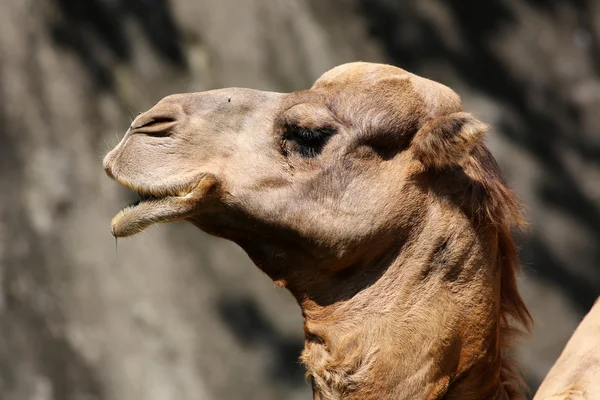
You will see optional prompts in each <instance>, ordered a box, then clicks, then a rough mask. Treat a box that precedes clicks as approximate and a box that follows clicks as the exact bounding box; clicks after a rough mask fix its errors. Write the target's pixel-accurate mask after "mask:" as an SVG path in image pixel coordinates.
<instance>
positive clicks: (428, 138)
mask: <svg viewBox="0 0 600 400" xmlns="http://www.w3.org/2000/svg"><path fill="white" fill-rule="evenodd" d="M487 129H488V125H486V124H484V123H483V122H481V121H479V120H477V119H476V118H475V117H473V116H472V115H471V114H469V113H466V112H457V113H453V114H449V115H444V116H442V117H438V118H435V119H433V120H431V121H429V122H427V123H426V124H425V125H424V126H423V127H422V128H421V129H419V130H418V132H417V133H416V134H415V136H414V138H413V140H412V144H411V148H412V149H413V152H414V154H415V157H416V158H417V159H418V160H419V161H421V162H422V163H423V164H424V165H425V166H426V167H433V168H443V167H446V166H449V165H459V164H460V163H461V162H463V161H464V160H465V159H466V158H467V157H469V155H470V154H471V151H472V150H473V148H474V147H475V146H476V145H477V144H478V143H480V142H481V140H482V137H483V135H484V133H485V132H486V131H487Z"/></svg>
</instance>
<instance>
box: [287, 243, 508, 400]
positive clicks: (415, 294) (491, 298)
mask: <svg viewBox="0 0 600 400" xmlns="http://www.w3.org/2000/svg"><path fill="white" fill-rule="evenodd" d="M465 235H469V233H463V234H462V235H461V236H460V238H459V236H458V235H446V234H444V233H443V232H442V234H440V235H438V236H437V237H435V235H429V236H431V238H430V239H428V240H427V241H426V242H423V241H415V244H414V245H412V246H411V245H404V246H403V248H402V249H400V250H398V251H396V252H395V253H394V252H392V254H396V255H395V256H394V258H392V259H390V258H388V259H380V260H378V261H374V262H371V263H370V264H367V265H357V266H353V267H352V268H350V269H349V270H343V271H342V272H340V273H337V274H335V275H333V276H331V277H328V278H323V279H321V282H320V284H319V285H318V287H315V286H314V285H313V286H312V287H311V289H312V290H311V291H310V292H308V291H307V292H306V293H304V294H303V296H300V297H299V302H300V305H301V307H302V311H303V315H304V317H305V324H304V329H305V348H304V351H303V354H302V358H301V359H302V362H303V363H304V364H305V365H306V367H307V370H308V373H309V375H310V376H311V377H312V380H313V390H314V393H315V394H314V396H315V399H321V400H331V399H349V400H355V399H356V400H358V399H361V400H370V399H373V400H374V399H379V400H385V399H394V400H396V399H421V398H423V399H438V398H442V397H444V396H446V397H445V398H460V399H467V400H468V399H471V398H472V397H470V396H472V395H473V393H476V394H477V396H476V398H477V399H481V398H495V397H497V396H498V390H499V389H498V388H499V374H500V369H501V368H502V365H501V364H502V363H501V361H500V357H499V356H498V351H497V347H498V342H499V340H498V335H499V328H498V327H499V318H500V316H499V295H500V294H499V293H500V287H499V285H500V281H499V272H498V271H497V269H498V266H497V265H495V260H496V258H497V257H495V256H494V255H492V256H489V254H494V253H495V252H494V251H492V252H490V248H489V246H486V245H485V244H486V243H483V241H482V240H481V238H479V237H475V236H474V235H473V236H472V237H467V236H465ZM459 239H460V240H459ZM417 243H418V245H417ZM484 250H485V251H484ZM492 250H494V249H492ZM388 254H390V253H389V252H388ZM482 382H487V383H482ZM471 385H473V386H476V390H473V389H474V387H473V386H471ZM486 385H489V388H487V389H486V388H482V386H486ZM482 389H483V390H482ZM471 390H473V391H472V392H471V394H469V393H470V391H471ZM486 393H487V395H485V394H486ZM482 394H483V396H482Z"/></svg>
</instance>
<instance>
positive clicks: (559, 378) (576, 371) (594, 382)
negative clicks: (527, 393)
mask: <svg viewBox="0 0 600 400" xmlns="http://www.w3.org/2000/svg"><path fill="white" fill-rule="evenodd" d="M592 399H600V298H599V299H598V300H596V303H595V304H594V306H593V307H592V310H591V311H590V312H589V313H588V315H587V316H586V317H585V318H584V319H583V321H582V322H581V324H580V325H579V327H578V328H577V330H576V331H575V333H574V334H573V336H572V337H571V339H570V340H569V342H568V343H567V346H566V347H565V349H564V350H563V353H562V354H561V355H560V357H559V359H558V361H556V364H554V366H553V367H552V369H551V370H550V372H549V373H548V375H547V376H546V379H545V380H544V382H542V385H541V386H540V387H539V389H538V391H537V393H536V394H535V397H534V400H592Z"/></svg>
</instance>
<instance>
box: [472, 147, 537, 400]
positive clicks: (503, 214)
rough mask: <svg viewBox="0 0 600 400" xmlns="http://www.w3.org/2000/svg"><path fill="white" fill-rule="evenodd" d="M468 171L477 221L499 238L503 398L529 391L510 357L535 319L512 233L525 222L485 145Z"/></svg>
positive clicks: (499, 340)
mask: <svg viewBox="0 0 600 400" xmlns="http://www.w3.org/2000/svg"><path fill="white" fill-rule="evenodd" d="M463 170H464V172H465V174H466V175H467V176H468V177H469V178H470V179H469V181H470V182H472V183H471V184H470V185H469V187H468V191H467V193H466V196H465V199H466V201H467V202H469V203H470V205H471V207H474V208H471V210H472V211H473V212H474V214H475V215H473V217H474V218H475V220H476V222H477V223H479V224H485V225H488V226H490V228H491V229H493V230H494V231H495V234H496V237H497V246H498V247H497V249H498V258H499V259H498V261H497V265H498V266H499V267H500V313H499V314H498V315H499V317H498V321H497V324H498V329H497V335H496V353H495V357H496V359H495V360H494V361H495V363H498V364H500V365H499V368H498V371H499V374H498V377H497V378H498V380H499V381H500V393H499V398H500V399H514V398H519V396H520V395H521V394H522V393H523V392H524V390H526V386H525V383H524V382H523V379H522V377H521V376H520V374H519V373H518V372H517V371H516V368H515V365H514V364H515V363H514V362H513V361H512V360H511V359H510V357H509V356H507V354H506V353H507V352H508V351H509V350H510V349H511V347H512V346H513V345H514V342H515V339H517V338H518V337H520V336H523V335H527V334H529V333H530V332H531V329H532V326H533V319H532V317H531V314H529V311H528V310H527V307H526V306H525V303H524V302H523V299H522V298H521V296H520V294H519V291H518V288H517V274H518V273H519V271H520V268H521V266H520V263H519V255H518V249H517V244H516V243H515V239H514V236H513V233H514V231H515V230H522V229H524V228H525V227H526V222H525V220H524V218H523V214H522V206H521V204H520V202H519V200H518V199H517V197H516V195H515V194H514V193H513V191H512V190H511V189H509V188H508V187H507V186H506V184H505V182H504V179H503V178H502V175H501V173H500V168H499V167H498V164H497V163H496V161H495V160H494V158H493V157H492V155H491V154H490V152H489V151H488V150H487V148H486V147H485V146H483V145H480V146H477V147H476V148H475V149H474V151H473V153H472V156H471V157H470V158H469V159H468V160H467V161H466V162H465V163H464V164H463Z"/></svg>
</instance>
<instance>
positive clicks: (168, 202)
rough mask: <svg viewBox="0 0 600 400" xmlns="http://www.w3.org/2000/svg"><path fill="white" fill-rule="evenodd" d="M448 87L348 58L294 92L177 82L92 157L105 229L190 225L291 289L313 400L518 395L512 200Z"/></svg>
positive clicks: (522, 312)
mask: <svg viewBox="0 0 600 400" xmlns="http://www.w3.org/2000/svg"><path fill="white" fill-rule="evenodd" d="M487 129H488V126H487V125H486V124H484V123H482V122H480V121H479V120H477V119H476V118H475V117H474V116H473V115H471V114H469V113H467V112H465V111H463V108H462V104H461V100H460V98H459V96H458V95H457V94H456V93H455V92H454V91H453V90H451V89H450V88H448V87H446V86H444V85H442V84H440V83H437V82H434V81H431V80H428V79H425V78H422V77H419V76H417V75H414V74H412V73H409V72H407V71H405V70H402V69H400V68H397V67H394V66H390V65H382V64H372V63H362V62H359V63H350V64H344V65H341V66H338V67H336V68H333V69H332V70H330V71H328V72H326V73H325V74H323V75H322V76H321V77H320V78H319V79H318V80H317V81H316V82H315V83H314V85H313V86H312V87H311V88H310V89H308V90H303V91H298V92H293V93H271V92H262V91H257V90H251V89H242V88H228V89H221V90H214V91H207V92H202V93H191V94H176V95H171V96H168V97H165V98H164V99H162V100H160V101H159V102H158V103H157V104H156V105H155V106H154V107H152V108H151V109H150V110H149V111H147V112H144V113H142V114H140V115H139V116H137V118H135V120H134V121H133V123H132V124H131V126H130V128H129V130H128V131H127V133H126V135H125V136H124V137H123V139H122V141H121V142H120V143H119V144H118V145H117V146H116V147H115V148H114V149H113V150H112V151H111V152H109V153H108V154H107V155H106V157H105V159H104V168H105V170H106V172H107V174H108V175H109V176H110V177H112V178H113V179H115V180H116V181H118V182H119V183H120V184H122V185H124V186H126V187H128V188H130V189H132V190H134V191H135V192H137V193H138V194H139V196H140V201H139V202H138V203H137V204H134V205H131V206H129V207H127V208H125V209H124V210H122V211H121V212H119V213H118V214H117V215H116V216H115V217H114V219H113V221H112V225H111V230H112V233H113V235H114V236H116V237H125V236H130V235H134V234H136V233H138V232H140V231H142V230H143V229H145V228H147V227H148V226H150V225H153V224H155V223H158V222H170V221H177V220H185V221H189V222H191V223H192V224H194V225H195V226H197V227H198V228H200V229H202V230H203V231H205V232H208V233H209V234H212V235H215V236H218V237H222V238H225V239H228V240H231V241H233V242H235V243H237V244H238V245H239V246H241V247H242V248H243V249H244V250H245V251H246V253H247V254H248V255H249V257H250V258H251V259H252V260H253V262H254V263H255V264H256V265H257V266H258V267H259V268H260V269H261V270H262V271H264V272H265V273H266V274H267V275H268V276H269V277H270V278H271V279H273V281H274V282H275V283H276V284H278V285H280V286H283V287H285V288H287V289H288V290H289V291H290V292H291V294H292V295H293V296H294V297H295V298H296V299H297V301H298V304H299V305H300V308H301V310H302V315H303V317H304V334H305V345H304V349H303V351H302V355H301V362H302V363H303V364H304V365H305V367H306V370H307V376H308V377H310V380H311V382H312V387H313V398H314V399H316V400H333V399H349V400H359V399H360V400H385V399H410V400H414V399H442V398H443V399H460V400H470V399H477V400H481V399H522V398H525V394H524V393H525V392H526V388H525V386H524V384H523V381H522V379H521V378H520V374H519V373H518V371H517V370H516V368H515V366H514V364H513V362H512V360H511V358H510V350H511V346H512V345H513V343H514V340H515V338H517V337H518V336H519V334H520V333H522V332H527V331H528V330H529V329H530V327H531V323H532V320H531V316H530V314H529V312H528V311H527V308H526V306H525V304H524V302H523V300H522V299H521V297H520V295H519V292H518V290H517V274H518V270H519V259H518V254H517V247H516V245H515V242H514V240H513V236H512V232H513V230H514V229H518V228H519V227H520V226H522V225H523V218H522V216H521V211H520V210H521V207H520V205H519V202H518V200H517V198H516V196H515V195H514V194H513V192H512V191H511V190H510V189H509V188H508V187H507V186H506V184H505V183H504V181H503V179H502V177H501V173H500V170H499V167H498V165H497V164H496V162H495V160H494V158H493V157H492V155H491V154H490V151H489V150H488V149H487V148H486V146H485V144H484V135H485V133H486V131H487Z"/></svg>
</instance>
